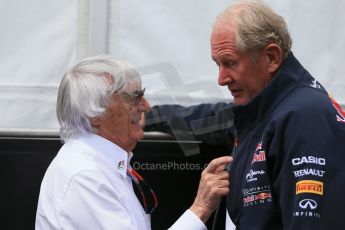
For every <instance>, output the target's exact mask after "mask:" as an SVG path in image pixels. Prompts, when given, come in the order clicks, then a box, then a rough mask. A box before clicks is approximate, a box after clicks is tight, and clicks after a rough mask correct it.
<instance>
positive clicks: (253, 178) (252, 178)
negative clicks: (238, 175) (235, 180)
mask: <svg viewBox="0 0 345 230" xmlns="http://www.w3.org/2000/svg"><path fill="white" fill-rule="evenodd" d="M263 174H265V171H264V170H256V171H254V170H250V171H249V173H247V175H246V180H247V182H252V181H257V180H258V178H257V177H258V176H259V175H263Z"/></svg>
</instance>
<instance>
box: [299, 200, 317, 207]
mask: <svg viewBox="0 0 345 230" xmlns="http://www.w3.org/2000/svg"><path fill="white" fill-rule="evenodd" d="M299 206H300V207H301V208H303V209H308V208H310V209H316V208H317V203H316V201H315V200H312V199H304V200H301V201H300V202H299Z"/></svg>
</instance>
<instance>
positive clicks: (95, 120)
mask: <svg viewBox="0 0 345 230" xmlns="http://www.w3.org/2000/svg"><path fill="white" fill-rule="evenodd" d="M90 123H91V126H92V127H95V128H97V127H99V126H100V125H101V118H100V117H99V116H97V117H91V118H90Z"/></svg>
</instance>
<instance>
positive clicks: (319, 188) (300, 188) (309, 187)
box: [296, 180, 323, 196]
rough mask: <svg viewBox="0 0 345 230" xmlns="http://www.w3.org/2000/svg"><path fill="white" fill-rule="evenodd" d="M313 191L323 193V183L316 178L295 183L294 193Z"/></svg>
mask: <svg viewBox="0 0 345 230" xmlns="http://www.w3.org/2000/svg"><path fill="white" fill-rule="evenodd" d="M300 193H314V194H318V195H321V196H322V195H323V183H322V182H320V181H316V180H301V181H298V182H297V183H296V194H300Z"/></svg>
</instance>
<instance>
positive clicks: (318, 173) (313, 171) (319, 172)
mask: <svg viewBox="0 0 345 230" xmlns="http://www.w3.org/2000/svg"><path fill="white" fill-rule="evenodd" d="M293 173H294V175H295V177H297V178H298V177H303V176H317V177H323V176H324V175H325V171H324V170H319V169H312V168H305V169H300V170H296V171H293Z"/></svg>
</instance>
